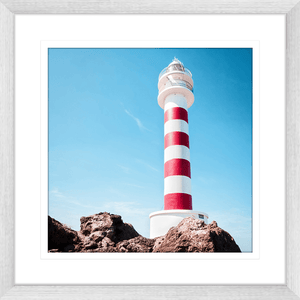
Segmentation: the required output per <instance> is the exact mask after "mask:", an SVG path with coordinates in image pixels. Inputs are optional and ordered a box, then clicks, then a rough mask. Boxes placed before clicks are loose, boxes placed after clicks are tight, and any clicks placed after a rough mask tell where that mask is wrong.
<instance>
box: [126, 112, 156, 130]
mask: <svg viewBox="0 0 300 300" xmlns="http://www.w3.org/2000/svg"><path fill="white" fill-rule="evenodd" d="M124 111H125V112H126V114H127V115H128V116H129V117H131V118H132V119H133V120H134V121H135V122H136V124H137V126H138V127H139V129H140V130H141V131H144V130H148V131H150V132H151V130H150V129H148V128H146V127H145V126H144V125H143V124H142V122H141V120H140V119H139V118H137V117H135V116H134V115H133V114H131V113H130V112H129V111H128V110H127V109H125V108H124Z"/></svg>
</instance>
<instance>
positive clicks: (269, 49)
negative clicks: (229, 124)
mask: <svg viewBox="0 0 300 300" xmlns="http://www.w3.org/2000/svg"><path fill="white" fill-rule="evenodd" d="M61 3H62V2H61ZM61 3H60V4H61ZM154 4H155V5H154ZM229 4H230V3H227V6H224V4H222V5H221V6H220V7H218V9H217V8H212V7H210V6H209V5H204V4H201V5H199V4H197V5H196V4H195V3H194V4H193V3H190V5H191V7H192V6H193V7H194V8H196V9H193V10H188V11H187V8H186V3H185V5H184V4H182V3H179V2H175V3H173V6H172V9H170V8H163V7H162V5H161V4H158V3H153V7H152V6H151V8H150V7H147V8H146V7H143V5H142V4H139V3H131V4H130V9H128V7H124V6H123V7H122V5H121V4H120V5H119V6H114V7H111V6H106V5H103V7H101V9H100V8H99V7H98V6H97V7H94V4H92V3H76V4H72V5H71V7H70V6H68V5H66V7H63V6H57V5H56V4H55V3H52V2H48V3H47V7H45V6H44V4H42V3H35V6H34V5H33V4H28V3H26V2H23V3H15V2H9V3H7V2H4V3H0V16H1V18H0V20H1V30H3V31H1V33H0V34H1V36H2V35H3V37H4V39H3V40H4V41H5V43H2V44H1V45H0V47H1V48H0V51H1V53H0V62H1V65H2V66H3V68H1V78H3V80H1V81H0V85H1V102H0V104H1V119H0V122H1V124H2V125H1V126H0V133H1V135H0V136H1V148H0V151H1V178H3V179H1V180H2V182H3V184H2V185H1V190H0V196H1V197H0V198H1V200H0V201H1V208H2V207H3V208H4V209H3V212H4V214H3V218H1V220H0V222H1V226H2V227H1V228H3V230H2V231H0V233H1V238H2V240H5V241H6V243H5V244H3V245H1V247H0V250H1V259H0V263H1V270H4V272H2V273H1V278H0V279H1V281H0V283H1V285H0V287H1V290H0V291H1V294H0V296H1V297H2V296H4V298H5V296H7V297H13V298H17V299H26V298H32V297H38V298H41V299H43V298H47V297H48V298H49V297H51V298H53V299H60V298H66V299H68V298H69V299H73V298H74V297H75V298H76V297H77V298H78V299H80V298H82V297H86V296H87V295H88V296H89V298H91V299H96V298H98V297H99V295H101V297H102V298H103V299H118V298H122V299H138V298H140V297H141V295H143V297H144V298H146V299H153V297H154V296H153V295H155V298H156V299H157V298H166V299H167V298H168V297H170V295H171V298H172V299H176V298H180V297H183V296H187V297H188V298H191V299H193V298H194V299H198V298H200V297H202V296H205V297H206V298H207V299H227V298H228V299H232V298H237V299H250V298H253V297H255V298H256V299H268V298H270V297H271V298H272V299H282V298H284V299H299V295H300V292H299V290H300V288H299V276H300V275H299V272H300V271H299V268H300V266H299V263H298V261H299V259H298V256H299V254H298V253H299V238H298V236H299V224H300V222H299V220H298V213H299V203H298V202H297V199H298V195H299V193H300V191H299V187H298V177H297V174H298V173H297V167H298V165H299V158H298V157H297V156H298V154H299V153H298V148H297V145H298V141H299V137H298V135H297V132H298V126H299V122H298V117H299V115H298V110H299V109H298V105H299V104H298V102H297V95H299V84H298V81H299V78H298V77H297V74H298V72H299V68H300V66H299V54H298V53H299V43H297V41H298V39H299V36H300V32H299V24H298V23H299V21H298V18H297V17H299V13H300V12H299V11H300V8H299V3H298V4H297V1H295V2H294V3H290V4H286V3H276V5H274V6H272V8H270V7H269V6H268V4H267V3H264V2H263V3H261V4H260V6H259V7H258V6H257V5H256V4H254V3H251V2H247V5H245V3H243V4H242V3H239V2H236V3H231V4H233V5H234V6H231V7H234V9H233V8H230V5H229ZM137 8H138V9H137ZM179 11H180V12H181V13H182V15H179V16H178V15H176V16H175V15H173V16H172V15H169V14H170V13H175V12H179ZM34 12H35V13H39V14H41V15H40V16H39V15H35V16H29V15H28V18H27V16H26V14H31V13H34ZM74 12H75V13H93V15H87V14H86V15H81V16H79V15H78V16H76V15H70V16H68V15H65V16H62V15H61V16H60V15H57V14H59V13H74ZM158 12H163V13H166V14H168V15H156V16H154V15H152V16H151V15H147V14H151V13H152V14H156V13H158ZM192 12H193V13H197V14H203V13H216V14H217V13H219V12H223V13H228V14H232V13H238V14H245V13H252V14H258V15H252V16H251V15H236V16H235V17H234V16H232V18H233V19H234V18H239V20H238V22H239V25H240V26H239V27H237V26H236V24H237V22H236V19H235V21H232V20H229V18H227V17H229V16H226V15H224V16H220V15H219V16H218V15H215V16H214V15H212V16H204V15H203V16H202V17H201V18H199V15H197V14H196V15H194V14H191V15H189V13H192ZM44 13H46V14H48V15H43V14H44ZM49 13H52V15H49ZM111 13H123V15H103V14H111ZM130 13H137V15H132V16H129V15H127V14H130ZM259 13H264V14H267V13H269V14H270V15H268V16H266V15H262V16H261V17H260V15H259ZM21 14H22V15H21ZM24 14H25V15H24ZM98 14H101V15H98ZM140 14H146V15H140ZM272 14H281V15H272ZM29 17H30V18H29ZM226 18H227V19H226ZM179 21H181V24H184V25H182V26H181V27H180V28H178V29H177V30H176V31H175V30H174V31H171V33H170V36H169V37H168V38H164V35H165V33H164V31H162V32H160V31H159V30H160V28H161V27H163V28H167V27H168V26H167V25H168V24H171V23H174V22H175V23H176V22H177V23H178V22H179ZM147 22H148V23H147ZM179 23H180V22H179ZM65 24H67V26H65ZM120 24H123V25H122V30H120V27H119V26H120ZM136 24H140V27H139V28H137V27H136ZM217 24H219V25H220V24H221V25H222V29H223V32H222V30H221V31H220V30H218V25H217ZM254 24H255V25H254ZM188 26H191V27H193V28H194V29H193V30H190V32H189V30H188ZM105 27H107V30H105V31H104V30H103V31H99V28H105ZM195 28H206V30H205V31H202V32H199V36H198V37H197V38H194V37H193V36H192V35H194V34H195ZM285 29H286V36H285ZM97 32H98V33H97ZM124 32H126V34H124V35H123V36H122V35H121V34H123V33H124ZM224 32H226V33H224ZM274 32H276V34H274ZM270 33H272V34H270ZM221 34H224V35H221ZM137 36H143V38H142V39H141V38H136V37H137ZM178 36H180V37H178ZM183 36H184V38H183ZM155 37H156V39H155ZM285 38H286V44H285ZM93 39H94V40H93ZM230 39H232V40H231V41H230ZM14 41H15V42H14ZM220 41H221V42H222V43H223V46H222V45H221V46H220V45H217V44H218V43H220ZM226 41H227V43H228V45H227V47H226V46H224V44H226ZM80 43H82V44H80ZM201 43H202V45H201ZM214 43H215V44H214ZM230 43H231V44H230ZM234 43H236V44H235V45H234ZM239 43H240V44H239ZM242 43H244V48H247V47H248V48H251V49H254V50H253V51H254V53H257V54H258V56H257V57H256V56H254V57H256V58H259V64H258V66H259V67H256V66H255V64H253V66H254V70H253V72H254V71H256V73H255V72H254V73H255V76H254V77H253V79H254V83H255V80H257V86H256V83H255V84H254V85H253V86H254V90H253V91H254V94H255V93H256V92H257V94H256V95H255V97H256V96H257V98H256V99H257V102H255V103H258V104H257V108H259V109H258V110H257V111H256V110H254V114H255V115H256V116H257V117H258V120H259V122H257V123H256V122H254V124H259V126H258V125H257V128H256V129H258V134H257V135H256V136H258V135H259V136H260V138H259V139H258V141H259V142H261V144H262V148H261V149H262V150H261V151H260V152H259V151H258V157H259V160H258V161H260V164H259V168H258V169H257V170H259V171H258V172H257V173H254V174H256V176H254V180H257V182H258V185H257V186H259V189H257V191H259V192H258V196H259V197H258V198H257V199H259V201H258V202H257V203H258V204H257V206H255V205H254V206H253V209H254V208H255V207H256V208H257V212H258V213H257V214H255V215H257V216H259V217H258V218H257V220H256V221H255V222H253V233H255V232H256V234H255V235H254V236H255V237H256V238H257V242H255V245H257V248H255V247H254V248H252V249H251V251H249V252H250V253H242V254H245V255H248V256H249V257H248V256H244V257H243V258H236V257H235V256H230V255H231V254H230V255H229V256H224V257H222V256H220V257H217V258H216V256H215V257H212V256H203V257H201V258H199V257H195V256H191V257H187V256H184V257H183V256H182V257H178V256H176V257H175V256H174V257H166V256H162V257H159V258H158V259H153V258H150V257H148V256H140V257H136V256H134V255H133V256H131V257H130V258H129V259H127V258H125V257H124V256H123V257H121V256H120V257H119V258H117V259H116V258H115V257H111V256H106V257H105V258H103V257H99V256H97V257H96V258H95V257H92V256H91V255H93V254H94V253H86V254H87V256H86V257H84V258H80V257H77V256H76V257H75V256H73V257H70V256H69V255H71V254H70V253H65V254H67V255H68V256H66V255H65V256H61V257H59V259H57V257H58V256H57V257H56V258H54V256H55V255H64V254H63V253H62V254H58V253H47V251H44V250H45V249H44V248H43V246H42V245H45V239H46V238H47V237H46V235H45V234H43V233H45V232H44V231H43V224H44V221H43V220H44V219H43V218H41V217H40V216H41V215H43V214H44V212H45V211H47V205H46V209H45V203H46V202H45V201H44V200H43V197H44V192H45V188H46V190H47V189H48V186H47V184H45V181H44V177H43V176H44V175H43V171H40V170H43V168H42V169H41V165H43V158H44V157H43V147H44V146H43V143H42V141H43V140H45V136H46V135H45V134H43V120H44V119H43V113H44V111H43V107H44V106H43V100H42V99H43V97H44V96H45V95H46V98H47V96H48V95H47V90H49V89H48V87H47V86H43V85H44V84H45V81H44V80H43V76H44V73H43V68H41V66H42V64H43V55H44V54H43V53H46V52H47V53H49V49H63V48H65V49H76V48H77V49H79V48H80V49H108V48H110V49H115V50H117V49H145V50H146V49H153V48H159V49H174V48H176V47H178V48H181V49H201V48H202V49H208V48H214V47H215V48H222V47H224V48H228V49H231V48H243V47H242V46H241V45H242ZM251 43H252V44H251ZM250 44H251V45H250ZM285 46H286V49H287V50H285ZM256 51H257V52H256ZM117 52H118V51H116V56H118V54H117ZM127 52H128V51H127ZM127 52H126V53H125V52H124V53H123V56H124V58H125V57H126V55H127ZM142 52H143V51H140V53H139V54H138V53H135V55H141V56H143V57H144V56H146V55H143V54H142ZM51 53H53V54H52V55H53V56H52V57H53V58H54V60H55V59H56V61H55V62H54V64H52V67H53V66H55V65H56V66H60V65H61V63H60V62H59V57H58V56H56V57H55V53H54V52H53V51H52V52H51ZM56 53H58V52H56ZM128 53H129V52H128ZM87 54H88V55H95V52H94V53H93V51H87ZM284 54H285V57H286V61H284ZM64 55H67V56H65V57H64V58H63V60H64V61H66V58H67V57H68V58H69V59H70V61H71V56H72V55H73V54H70V53H65V54H64ZM70 55H71V56H70ZM111 55H113V53H112V52H111ZM128 55H131V54H128ZM152 55H153V56H155V54H152ZM190 55H191V54H189V55H188V56H190ZM272 55H273V56H272ZM188 56H187V57H188ZM44 58H45V57H44ZM172 58H173V57H172ZM172 58H171V59H172ZM81 59H84V56H83V57H82V58H81ZM126 61H127V63H129V62H130V59H129V57H127V60H126ZM24 62H25V63H24ZM274 62H276V66H275V65H274ZM141 65H143V64H141ZM21 66H22V67H21ZM187 67H189V68H192V66H187ZM91 68H92V66H91ZM13 70H16V72H13ZM285 70H286V71H285ZM37 71H38V72H37ZM276 71H277V72H276ZM59 72H60V74H62V73H61V72H62V69H61V70H60V71H59ZM285 72H286V74H285ZM46 73H47V74H48V75H49V74H50V73H49V72H46ZM272 73H273V74H272ZM26 76H27V77H28V80H27V79H26ZM49 76H50V75H49ZM63 76H64V75H63V74H62V80H61V81H60V83H61V84H65V83H64V81H63V79H64V78H63ZM269 76H270V77H269ZM285 76H286V87H284V77H285ZM145 78H146V77H145ZM145 78H144V79H145ZM23 79H24V80H23ZM136 80H139V79H136ZM140 80H141V79H140ZM117 81H118V80H117ZM58 84H59V83H58ZM258 86H259V89H258V88H257V89H256V88H255V87H258ZM15 87H16V89H15ZM35 87H38V88H35ZM285 88H286V93H285ZM14 89H15V90H14ZM258 91H259V92H258ZM155 92H157V91H155ZM106 96H109V95H106ZM285 96H286V99H284V98H285ZM255 97H254V98H255ZM261 99H263V101H260V100H261ZM24 100H25V101H24ZM154 102H155V101H154ZM154 104H155V103H153V105H154ZM58 105H59V104H58ZM120 105H121V106H122V105H123V108H122V109H123V112H125V115H126V116H127V117H128V118H129V119H131V120H132V121H134V122H135V123H136V126H137V127H138V128H139V130H142V129H143V130H147V129H148V130H149V127H147V125H145V124H143V123H141V121H140V120H139V119H137V117H136V115H135V114H134V113H133V112H132V111H130V110H129V109H128V107H125V106H124V103H123V104H122V103H121V104H120ZM156 105H157V104H156ZM285 112H286V115H285ZM266 116H268V118H266ZM137 120H138V121H137ZM37 124H38V126H37ZM141 126H142V128H141ZM255 126H256V125H255ZM52 130H53V129H52ZM53 132H55V130H54V131H52V133H53ZM59 133H60V132H59V128H57V129H56V134H55V135H56V137H58V138H59ZM253 149H255V148H253ZM52 150H53V149H52ZM46 152H47V148H46ZM56 158H57V157H56ZM141 161H142V160H141V159H140V162H141ZM142 162H143V161H142ZM144 163H145V162H144ZM119 165H120V164H119ZM20 166H22V171H21V173H20V170H21V167H20ZM122 167H123V171H124V168H125V167H126V166H124V165H121V167H119V168H122ZM152 168H153V166H152ZM254 169H255V168H254ZM24 172H25V173H26V174H25V173H24ZM20 174H21V175H20ZM270 174H271V175H270ZM54 175H55V174H54V173H52V175H51V176H52V178H53V176H54ZM26 177H27V178H26ZM267 177H268V178H267ZM23 178H24V180H23ZM25 178H26V179H25ZM16 183H17V185H16ZM127 183H128V182H127ZM131 184H132V183H131ZM34 185H36V186H39V185H40V186H41V187H38V188H36V189H35V188H34ZM16 186H17V189H15V187H16ZM51 188H52V189H51V191H52V192H53V195H56V196H57V195H58V198H59V195H61V196H62V194H60V193H61V191H60V190H59V189H57V188H56V186H55V185H53V186H51ZM30 196H32V198H30ZM261 199H263V200H261ZM56 200H57V199H56ZM58 200H59V199H58ZM274 216H276V217H274ZM41 220H42V221H41ZM40 221H41V222H40ZM211 221H212V220H211ZM216 221H217V220H216ZM40 224H41V226H40ZM270 224H272V226H270ZM273 224H275V226H274V225H273ZM284 225H285V226H284ZM270 227H272V231H271V229H270ZM29 228H30V230H31V231H30V234H31V236H30V237H28V236H27V233H28V229H29ZM275 228H276V230H275ZM275 240H276V246H274V243H275V242H274V241H275ZM43 241H44V242H43ZM253 241H254V240H253ZM251 242H252V240H251ZM27 244H29V245H30V247H25V246H24V245H27ZM248 246H249V244H248ZM248 248H249V247H248ZM46 250H47V249H46ZM254 250H255V251H254ZM98 254H99V255H100V253H98ZM98 254H97V255H98ZM105 254H108V253H104V255H105ZM47 255H51V257H50V256H47ZM74 255H85V254H83V253H82V254H74ZM88 255H89V256H88ZM110 255H111V254H110ZM125 255H131V254H125ZM213 255H215V253H213ZM251 255H252V256H251ZM275 262H276V263H275ZM116 269H119V270H120V272H116ZM97 270H105V272H98V271H97ZM204 270H205V271H204ZM228 270H230V271H228ZM78 272H79V273H80V274H78ZM124 272H125V273H126V274H127V275H125V273H124ZM84 274H85V275H84ZM180 274H185V275H184V276H180Z"/></svg>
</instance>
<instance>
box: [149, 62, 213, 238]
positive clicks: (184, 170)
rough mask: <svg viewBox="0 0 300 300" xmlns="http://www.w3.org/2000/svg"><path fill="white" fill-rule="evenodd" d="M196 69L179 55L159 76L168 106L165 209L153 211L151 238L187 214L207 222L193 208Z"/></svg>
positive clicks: (162, 100) (162, 102)
mask: <svg viewBox="0 0 300 300" xmlns="http://www.w3.org/2000/svg"><path fill="white" fill-rule="evenodd" d="M193 85H194V83H193V79H192V73H191V72H190V71H189V70H188V69H187V68H185V67H184V65H183V64H182V63H181V62H180V61H179V60H178V59H176V58H174V60H173V61H172V62H171V63H170V64H169V65H168V67H166V68H165V69H164V70H163V71H162V72H161V73H160V74H159V79H158V90H159V94H158V104H159V106H160V107H161V108H162V109H164V210H163V211H158V212H154V213H152V214H150V238H154V237H157V236H161V235H164V234H165V233H167V231H168V230H169V229H170V228H171V227H172V226H176V225H177V224H178V223H179V222H180V221H181V220H182V219H183V218H186V217H193V218H197V219H203V220H204V221H205V222H207V218H208V215H207V214H205V213H202V212H199V211H193V210H192V190H191V163H190V145H189V130H188V129H189V125H188V108H190V107H191V106H192V104H193V103H194V93H193Z"/></svg>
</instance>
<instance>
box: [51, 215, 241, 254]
mask: <svg viewBox="0 0 300 300" xmlns="http://www.w3.org/2000/svg"><path fill="white" fill-rule="evenodd" d="M48 222H49V228H48V229H49V236H48V249H49V252H144V253H145V252H241V250H240V248H239V246H238V245H237V244H236V243H235V241H234V239H233V237H232V236H231V235H230V234H229V233H228V232H226V231H224V230H223V229H221V228H220V227H218V225H217V223H216V222H215V221H213V222H212V223H211V224H205V223H204V222H203V221H202V220H196V219H193V218H185V219H183V220H182V221H181V222H180V223H179V224H178V225H177V226H176V227H172V228H171V229H170V230H169V231H168V233H167V234H166V235H164V236H161V237H157V238H155V239H148V238H145V237H143V236H141V235H140V234H139V233H138V232H137V231H136V230H135V229H134V228H133V226H132V225H131V224H128V223H124V222H123V221H122V218H121V216H119V215H114V214H110V213H107V212H103V213H99V214H95V215H91V216H88V217H82V218H81V219H80V222H81V225H80V231H78V232H77V231H74V230H72V229H70V228H68V227H67V226H66V225H63V224H61V223H60V222H58V221H56V220H55V219H52V218H51V217H49V218H48Z"/></svg>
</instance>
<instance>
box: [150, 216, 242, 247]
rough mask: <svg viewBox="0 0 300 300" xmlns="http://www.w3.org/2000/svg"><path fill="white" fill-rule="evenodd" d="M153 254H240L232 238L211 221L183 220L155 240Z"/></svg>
mask: <svg viewBox="0 0 300 300" xmlns="http://www.w3.org/2000/svg"><path fill="white" fill-rule="evenodd" d="M153 252H241V250H240V248H239V246H238V245H237V244H236V243H235V241H234V239H233V237H232V236H231V235H230V234H229V233H228V232H226V231H225V230H223V229H221V228H220V227H218V225H217V223H216V222H215V221H213V222H212V223H211V224H205V223H204V221H202V220H196V219H193V218H191V217H189V218H185V219H183V220H182V221H181V222H180V223H179V224H178V225H177V226H176V227H172V228H171V229H170V230H169V231H168V233H167V234H166V235H165V236H163V237H159V238H157V239H156V241H155V244H154V247H153Z"/></svg>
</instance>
